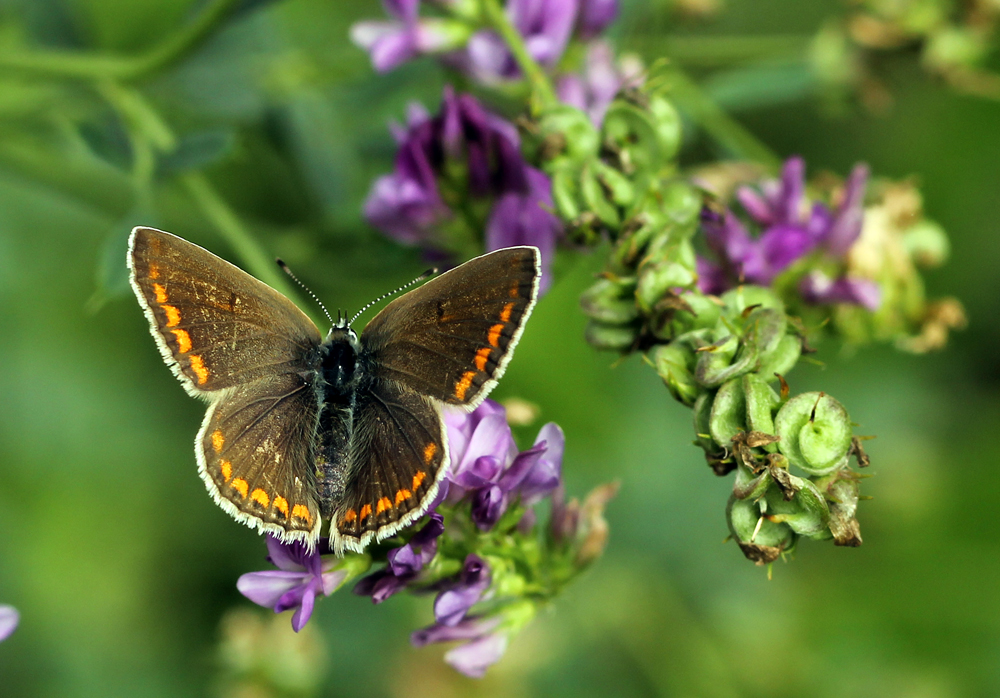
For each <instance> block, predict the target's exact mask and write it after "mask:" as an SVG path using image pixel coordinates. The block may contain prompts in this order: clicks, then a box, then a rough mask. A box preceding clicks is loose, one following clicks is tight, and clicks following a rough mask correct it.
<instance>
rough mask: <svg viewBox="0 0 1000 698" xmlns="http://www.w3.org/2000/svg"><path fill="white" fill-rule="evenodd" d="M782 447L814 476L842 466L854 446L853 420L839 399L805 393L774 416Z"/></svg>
mask: <svg viewBox="0 0 1000 698" xmlns="http://www.w3.org/2000/svg"><path fill="white" fill-rule="evenodd" d="M774 428H775V432H776V433H777V435H778V436H779V437H780V438H781V441H780V442H778V449H779V450H780V451H781V452H782V453H783V454H784V455H785V456H786V457H787V458H788V461H789V462H790V463H791V464H792V465H796V466H798V467H799V468H802V469H803V470H805V471H806V472H807V473H810V474H812V475H825V474H826V473H829V472H832V471H833V470H836V469H837V468H839V467H841V466H842V465H843V464H844V463H845V462H846V460H847V457H848V453H849V452H850V449H851V436H852V434H851V420H850V418H849V417H848V415H847V410H845V409H844V406H843V405H841V404H840V403H839V402H837V401H836V400H834V399H833V398H832V397H830V396H829V395H826V394H824V393H816V392H811V393H802V394H801V395H796V396H795V397H793V398H792V399H791V400H789V401H788V402H786V403H785V404H784V405H783V406H782V408H781V409H780V410H779V411H778V415H777V417H775V419H774Z"/></svg>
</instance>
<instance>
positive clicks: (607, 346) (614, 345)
mask: <svg viewBox="0 0 1000 698" xmlns="http://www.w3.org/2000/svg"><path fill="white" fill-rule="evenodd" d="M584 338H585V339H586V340H587V343H588V344H590V346H592V347H594V348H595V349H601V350H604V351H622V352H625V351H629V350H631V349H632V348H633V347H635V345H636V343H637V341H638V339H639V327H638V326H636V325H608V324H606V323H603V322H598V321H597V320H591V321H590V322H588V323H587V329H586V330H585V331H584Z"/></svg>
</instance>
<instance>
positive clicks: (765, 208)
mask: <svg viewBox="0 0 1000 698" xmlns="http://www.w3.org/2000/svg"><path fill="white" fill-rule="evenodd" d="M736 199H737V200H738V201H739V202H740V204H741V205H742V206H743V208H744V209H745V210H746V212H747V213H749V214H750V217H751V218H753V219H754V220H755V221H757V222H758V223H760V224H761V225H771V224H773V223H774V222H775V215H774V211H772V210H771V204H770V202H769V201H768V200H767V199H766V198H764V197H763V196H761V195H760V194H759V193H758V192H757V191H756V190H755V189H753V188H751V187H748V186H742V187H740V188H738V189H737V190H736Z"/></svg>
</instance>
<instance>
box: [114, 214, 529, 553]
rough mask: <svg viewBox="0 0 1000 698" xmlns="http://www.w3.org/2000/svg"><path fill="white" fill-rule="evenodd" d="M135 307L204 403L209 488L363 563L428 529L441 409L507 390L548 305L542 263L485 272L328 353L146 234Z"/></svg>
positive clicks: (200, 443)
mask: <svg viewBox="0 0 1000 698" xmlns="http://www.w3.org/2000/svg"><path fill="white" fill-rule="evenodd" d="M128 266H129V269H130V271H131V274H130V279H131V283H132V288H133V289H134V290H135V295H136V297H137V298H138V299H139V304H140V305H142V307H143V310H144V311H145V313H146V317H147V318H149V323H150V326H151V330H152V333H153V338H154V339H155V340H156V343H157V345H158V346H159V348H160V352H161V353H162V354H163V359H164V361H166V363H167V365H168V366H169V367H170V368H171V370H172V371H173V372H174V374H175V375H176V376H177V377H178V378H179V379H180V381H181V383H182V384H183V385H184V388H185V389H186V390H187V391H188V392H189V393H190V394H192V395H194V396H196V397H200V398H203V399H205V400H207V401H208V403H209V407H208V412H207V414H206V415H205V421H204V422H203V423H202V426H201V430H200V431H199V432H198V437H197V439H196V441H195V455H196V457H197V459H198V466H199V472H200V474H201V477H202V479H203V480H204V481H205V484H206V486H207V487H208V491H209V492H210V493H211V495H212V497H213V498H214V499H215V501H216V502H217V503H218V504H219V506H221V507H222V508H223V509H224V510H225V511H226V512H228V513H229V514H230V515H231V516H233V518H235V519H236V520H237V521H241V522H243V523H245V524H247V525H248V526H250V527H251V528H256V529H259V530H260V531H262V532H267V533H270V534H272V535H274V536H276V537H278V538H279V539H281V540H282V541H285V542H291V541H295V540H300V541H303V542H304V543H306V544H307V545H309V546H310V547H311V546H314V545H315V544H316V542H317V540H318V539H319V536H320V533H321V530H322V529H323V523H324V522H325V521H330V526H329V536H330V543H331V547H333V549H334V550H336V551H337V552H338V553H342V552H343V551H344V550H356V551H361V550H363V549H364V548H365V546H366V545H367V544H368V543H369V542H370V541H371V540H372V539H375V540H382V539H383V538H386V537H388V536H391V535H393V534H394V533H396V532H397V531H399V530H400V529H402V528H404V527H405V526H407V525H408V524H410V523H412V522H413V521H414V520H416V519H417V518H419V517H420V516H422V515H423V514H424V513H426V511H427V509H428V507H429V506H430V504H431V503H432V501H433V500H434V497H435V495H436V493H437V490H438V485H439V483H440V481H441V479H442V478H443V477H444V475H445V473H446V472H447V470H448V466H449V459H448V440H447V434H446V431H445V427H444V423H443V421H442V417H441V407H442V406H443V405H456V406H459V407H460V408H462V409H464V410H466V411H471V410H473V409H475V407H476V406H477V405H479V403H481V402H482V401H483V400H484V399H485V398H486V396H487V395H488V394H489V392H490V391H491V390H492V389H493V387H494V386H495V385H496V383H497V380H499V378H500V376H502V375H503V372H504V369H505V368H506V367H507V363H508V362H509V361H510V358H511V356H512V355H513V352H514V347H515V346H516V345H517V341H518V339H519V338H520V336H521V332H522V331H523V330H524V325H525V322H527V320H528V316H529V315H530V314H531V310H532V308H533V307H534V305H535V300H536V298H537V295H538V283H539V278H540V272H539V253H538V249H537V248H535V247H511V248H506V249H502V250H497V251H496V252H491V253H489V254H485V255H483V256H481V257H477V258H476V259H473V260H471V261H469V262H466V263H465V264H463V265H461V266H459V267H456V268H455V269H452V270H451V271H448V272H446V273H444V274H442V275H440V276H438V277H436V278H434V279H432V280H430V281H428V282H427V283H425V284H424V285H423V286H421V287H419V288H417V289H415V290H412V291H410V292H408V293H406V294H404V295H402V296H400V297H398V298H396V299H395V300H393V301H392V302H391V303H389V304H388V305H387V306H386V307H385V308H384V309H383V310H382V311H381V312H380V313H378V315H376V316H375V318H374V319H373V320H372V321H371V322H370V323H368V325H367V326H366V327H365V329H364V330H363V331H362V332H361V334H360V336H359V335H358V334H356V333H355V331H354V330H353V329H352V328H351V327H350V324H349V323H348V322H347V321H340V322H338V323H336V324H334V326H333V327H332V328H331V329H330V331H329V333H328V334H327V336H326V338H325V339H324V338H323V337H322V335H321V334H320V332H319V330H318V329H317V328H316V325H314V324H313V322H312V321H311V320H309V318H308V317H306V315H305V314H304V313H303V312H302V311H301V310H299V309H298V308H297V307H296V306H295V305H294V304H293V303H292V302H291V301H290V300H288V299H287V298H286V297H285V296H283V295H281V294H280V293H278V292H277V291H275V290H274V289H272V288H271V287H270V286H267V285H266V284H264V283H262V282H260V281H258V280H257V279H255V278H253V277H252V276H250V275H249V274H247V273H246V272H244V271H242V270H240V269H238V268H237V267H235V266H233V265H232V264H229V263H228V262H226V261H224V260H222V259H220V258H219V257H216V256H215V255H214V254H212V253H211V252H208V251H207V250H205V249H202V248H201V247H198V246H197V245H193V244H191V243H190V242H187V241H185V240H182V239H181V238H179V237H176V236H174V235H171V234H169V233H164V232H162V231H159V230H154V229H152V228H136V229H135V230H133V231H132V236H131V238H130V240H129V254H128Z"/></svg>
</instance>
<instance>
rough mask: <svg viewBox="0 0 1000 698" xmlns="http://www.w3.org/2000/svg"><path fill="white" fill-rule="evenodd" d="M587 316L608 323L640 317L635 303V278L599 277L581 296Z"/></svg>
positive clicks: (630, 320)
mask: <svg viewBox="0 0 1000 698" xmlns="http://www.w3.org/2000/svg"><path fill="white" fill-rule="evenodd" d="M580 307H581V308H583V312H584V314H586V315H587V317H589V318H591V319H593V320H598V321H600V322H605V323H608V324H615V325H624V324H626V323H630V322H632V321H633V320H635V319H637V318H638V317H639V309H638V308H637V307H636V305H635V279H628V278H624V279H623V278H618V279H614V280H612V279H609V278H607V277H604V278H601V279H598V280H597V282H596V283H594V284H593V285H592V286H591V287H590V288H588V289H587V290H586V291H584V292H583V295H582V296H580Z"/></svg>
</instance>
